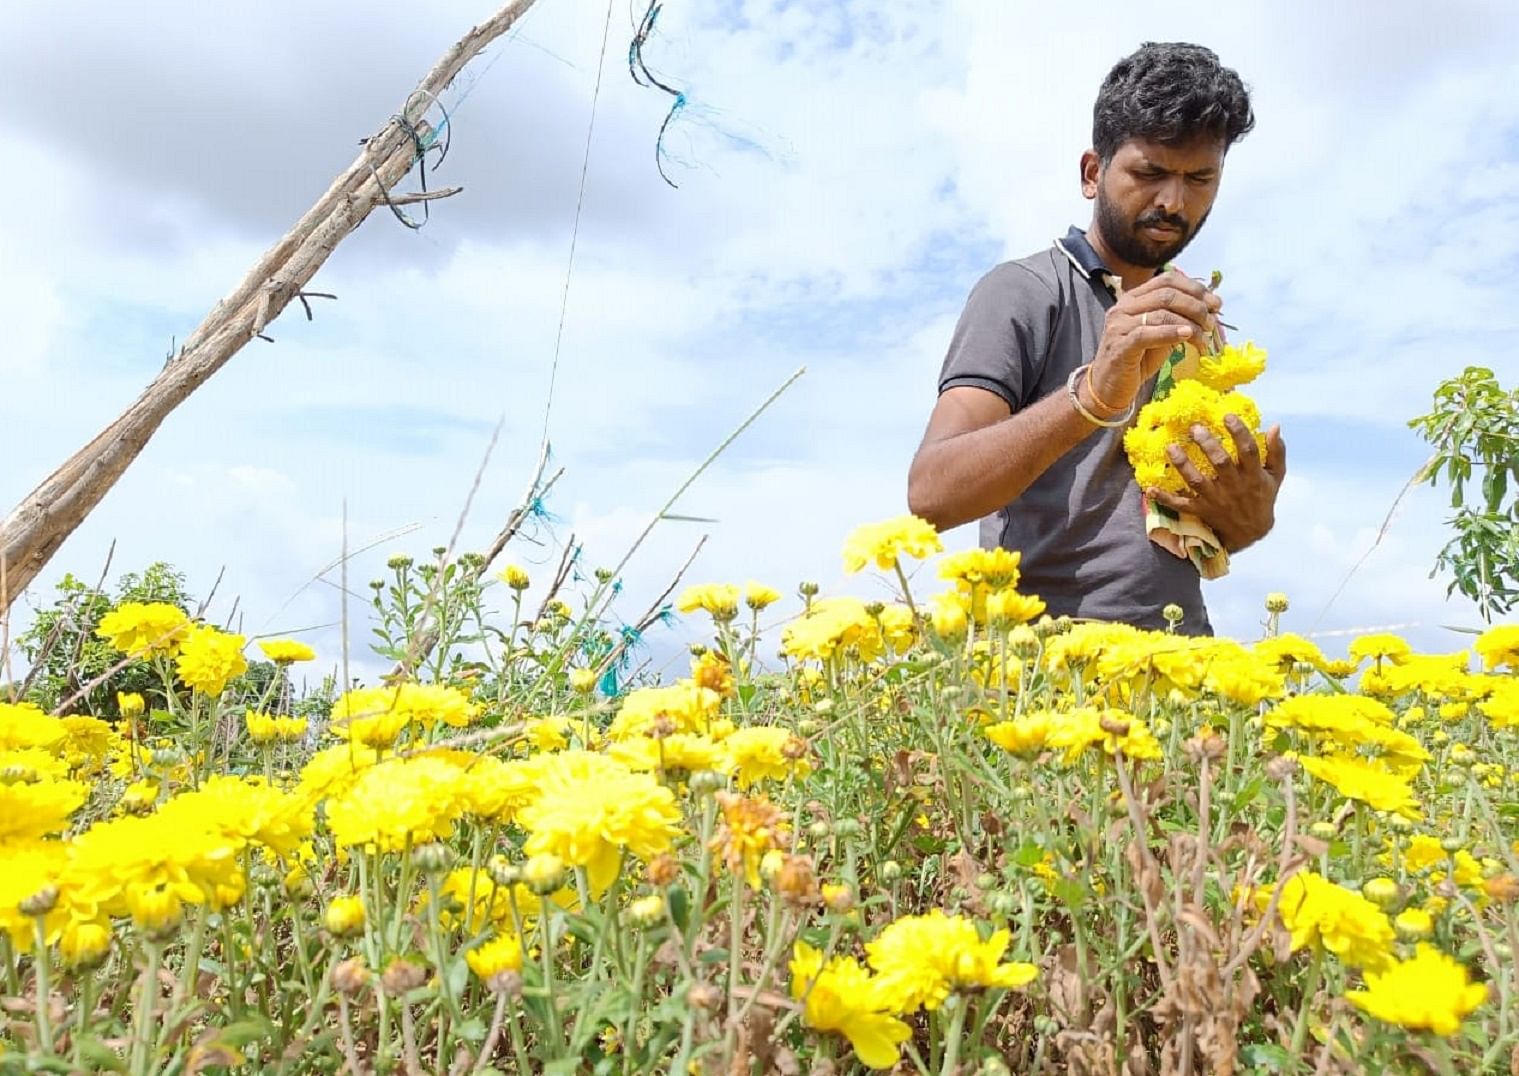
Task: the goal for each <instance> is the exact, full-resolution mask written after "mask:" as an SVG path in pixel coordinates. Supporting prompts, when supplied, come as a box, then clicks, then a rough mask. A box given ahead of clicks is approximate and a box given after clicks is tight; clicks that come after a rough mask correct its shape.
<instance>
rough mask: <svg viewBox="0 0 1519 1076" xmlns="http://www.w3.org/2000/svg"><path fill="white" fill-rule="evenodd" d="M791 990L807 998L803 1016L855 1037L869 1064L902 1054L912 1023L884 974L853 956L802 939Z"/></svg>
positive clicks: (891, 1061) (886, 1063)
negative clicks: (889, 993)
mask: <svg viewBox="0 0 1519 1076" xmlns="http://www.w3.org/2000/svg"><path fill="white" fill-rule="evenodd" d="M790 968H791V996H792V997H793V998H794V999H797V1000H799V1001H802V1002H803V1008H802V1022H803V1023H804V1024H806V1025H807V1026H808V1027H810V1028H813V1029H815V1030H817V1031H834V1032H837V1033H838V1034H840V1035H843V1036H844V1037H845V1038H846V1039H848V1040H849V1045H850V1046H852V1047H854V1052H855V1056H856V1057H858V1058H859V1059H860V1063H861V1064H862V1065H865V1066H866V1067H868V1068H873V1069H888V1068H891V1067H892V1066H893V1065H895V1064H896V1063H897V1061H898V1059H899V1057H900V1056H901V1049H900V1048H901V1044H902V1043H904V1042H906V1041H907V1040H908V1039H910V1038H912V1029H911V1028H910V1027H908V1026H907V1025H906V1024H905V1023H903V1022H902V1021H901V1020H899V1019H898V1018H897V1017H896V1016H895V1015H894V1014H893V1013H892V1011H891V1008H890V1005H889V1004H888V1002H887V1000H886V999H885V997H884V996H883V995H882V993H881V991H880V989H879V986H878V980H877V979H876V978H874V977H872V976H871V975H870V973H869V972H867V971H866V970H865V969H864V968H862V967H861V966H860V965H859V963H858V962H856V961H855V960H854V959H853V958H851V957H846V956H836V957H833V958H832V959H831V960H829V961H828V963H827V964H826V965H825V964H824V963H823V954H822V953H821V952H819V951H818V950H816V949H814V948H813V947H812V946H810V945H808V944H807V943H806V942H803V941H798V942H797V943H796V946H795V948H794V949H793V950H792V957H791V963H790Z"/></svg>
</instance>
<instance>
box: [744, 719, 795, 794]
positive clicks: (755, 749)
mask: <svg viewBox="0 0 1519 1076" xmlns="http://www.w3.org/2000/svg"><path fill="white" fill-rule="evenodd" d="M723 750H725V751H726V752H727V753H728V757H729V758H730V759H732V762H733V767H734V769H735V770H736V771H737V773H736V778H735V779H736V780H737V782H738V787H739V788H748V787H749V786H750V785H753V784H755V783H756V782H758V781H763V780H765V779H766V778H769V779H771V780H775V781H784V780H785V779H786V778H787V777H789V776H793V775H794V776H797V777H806V776H807V774H809V773H811V772H812V767H811V765H810V764H809V763H808V761H807V745H806V744H805V743H804V742H803V741H802V740H800V739H798V738H797V737H796V736H795V735H793V734H792V732H791V731H790V730H789V729H784V728H780V727H778V726H775V725H768V726H761V727H750V728H741V729H739V730H738V731H736V732H734V733H733V734H732V735H731V736H729V737H727V738H726V739H725V740H723Z"/></svg>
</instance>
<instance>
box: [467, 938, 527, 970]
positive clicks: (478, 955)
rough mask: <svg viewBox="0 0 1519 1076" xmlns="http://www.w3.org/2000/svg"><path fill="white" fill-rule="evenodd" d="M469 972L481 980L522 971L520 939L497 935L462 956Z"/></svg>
mask: <svg viewBox="0 0 1519 1076" xmlns="http://www.w3.org/2000/svg"><path fill="white" fill-rule="evenodd" d="M464 959H465V960H466V961H467V962H468V963H469V970H470V971H472V972H474V973H475V974H476V975H478V976H479V977H480V978H481V979H482V980H488V979H491V978H493V977H494V976H497V975H500V974H501V973H502V972H506V971H521V970H522V939H521V938H519V937H517V936H516V935H515V934H509V933H508V934H498V935H496V936H495V937H494V938H492V939H491V940H490V941H488V942H484V943H483V944H481V945H478V946H476V947H475V948H473V949H471V950H470V951H469V952H467V953H465V954H464Z"/></svg>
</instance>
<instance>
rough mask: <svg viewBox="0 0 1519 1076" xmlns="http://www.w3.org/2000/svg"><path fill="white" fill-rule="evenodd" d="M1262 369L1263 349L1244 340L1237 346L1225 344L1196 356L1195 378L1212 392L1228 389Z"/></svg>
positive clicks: (1255, 374)
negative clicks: (1211, 352) (1214, 350)
mask: <svg viewBox="0 0 1519 1076" xmlns="http://www.w3.org/2000/svg"><path fill="white" fill-rule="evenodd" d="M1265 372H1266V349H1265V348H1263V347H1256V346H1255V345H1254V344H1252V343H1249V342H1248V341H1247V342H1246V343H1244V344H1242V345H1240V346H1239V347H1236V346H1235V345H1233V344H1225V345H1224V347H1223V348H1222V350H1220V351H1219V352H1218V353H1217V354H1215V355H1202V356H1200V357H1199V360H1198V367H1197V380H1199V381H1201V382H1202V383H1203V384H1204V385H1207V386H1208V387H1209V388H1210V389H1213V390H1214V391H1215V392H1228V391H1230V390H1231V389H1235V388H1238V387H1239V386H1240V385H1244V384H1247V383H1249V382H1251V381H1254V380H1255V379H1256V378H1257V377H1260V376H1261V374H1263V373H1265Z"/></svg>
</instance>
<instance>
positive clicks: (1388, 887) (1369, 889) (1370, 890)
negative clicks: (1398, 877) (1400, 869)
mask: <svg viewBox="0 0 1519 1076" xmlns="http://www.w3.org/2000/svg"><path fill="white" fill-rule="evenodd" d="M1361 895H1362V896H1363V897H1365V898H1366V899H1367V900H1369V901H1371V902H1372V903H1373V904H1375V905H1376V906H1377V907H1379V908H1381V909H1382V910H1383V911H1386V910H1388V909H1389V908H1391V907H1392V906H1393V905H1394V904H1396V903H1398V900H1399V899H1400V898H1401V897H1402V895H1403V894H1402V891H1401V890H1400V889H1399V888H1398V883H1397V882H1395V881H1393V880H1392V879H1391V878H1370V879H1368V880H1367V881H1366V882H1365V884H1363V885H1362V886H1361Z"/></svg>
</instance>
